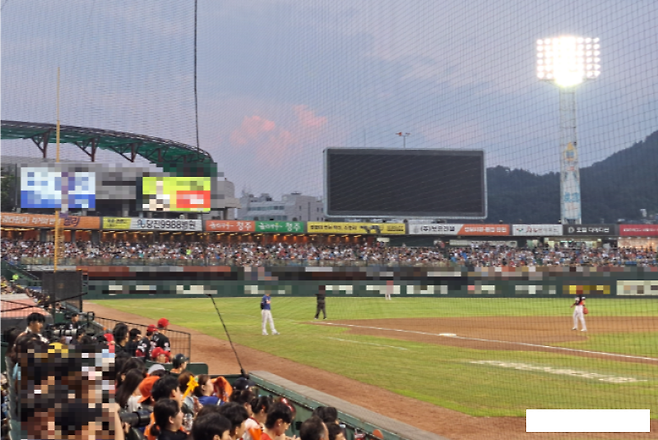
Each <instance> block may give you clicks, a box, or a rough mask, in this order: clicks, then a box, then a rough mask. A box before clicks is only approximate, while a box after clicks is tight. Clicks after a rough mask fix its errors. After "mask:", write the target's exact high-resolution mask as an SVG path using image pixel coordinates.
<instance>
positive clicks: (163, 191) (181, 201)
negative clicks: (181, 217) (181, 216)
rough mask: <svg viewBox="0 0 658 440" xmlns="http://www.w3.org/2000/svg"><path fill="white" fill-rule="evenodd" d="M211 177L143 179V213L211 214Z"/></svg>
mask: <svg viewBox="0 0 658 440" xmlns="http://www.w3.org/2000/svg"><path fill="white" fill-rule="evenodd" d="M210 186H211V180H210V177H142V180H141V204H140V205H141V209H142V211H161V212H209V211H210V202H211V195H210V194H211V192H210Z"/></svg>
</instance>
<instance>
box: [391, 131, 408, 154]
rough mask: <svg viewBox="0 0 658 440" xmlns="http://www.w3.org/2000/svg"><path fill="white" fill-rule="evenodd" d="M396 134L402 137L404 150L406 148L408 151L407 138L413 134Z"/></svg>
mask: <svg viewBox="0 0 658 440" xmlns="http://www.w3.org/2000/svg"><path fill="white" fill-rule="evenodd" d="M395 134H396V135H398V136H401V137H402V148H404V149H405V150H406V149H407V137H408V136H411V133H403V132H399V133H395Z"/></svg>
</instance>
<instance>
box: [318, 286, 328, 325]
mask: <svg viewBox="0 0 658 440" xmlns="http://www.w3.org/2000/svg"><path fill="white" fill-rule="evenodd" d="M325 292H326V286H320V287H319V288H318V293H316V294H315V298H316V300H317V306H316V308H315V319H318V317H319V316H320V311H322V316H324V318H322V319H327V308H326V306H325V302H324V300H325V297H326V294H325Z"/></svg>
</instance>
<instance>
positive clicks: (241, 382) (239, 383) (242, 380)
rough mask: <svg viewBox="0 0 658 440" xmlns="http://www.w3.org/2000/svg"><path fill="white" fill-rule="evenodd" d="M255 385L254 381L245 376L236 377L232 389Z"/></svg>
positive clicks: (240, 389)
mask: <svg viewBox="0 0 658 440" xmlns="http://www.w3.org/2000/svg"><path fill="white" fill-rule="evenodd" d="M255 385H256V383H255V382H253V381H251V380H249V379H247V378H246V377H238V378H237V379H235V382H233V389H234V390H238V391H242V390H246V389H247V388H249V387H253V386H255Z"/></svg>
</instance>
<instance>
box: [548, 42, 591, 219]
mask: <svg viewBox="0 0 658 440" xmlns="http://www.w3.org/2000/svg"><path fill="white" fill-rule="evenodd" d="M600 49H601V46H600V44H599V39H598V38H584V37H573V36H563V37H557V38H545V39H539V40H537V77H538V78H539V79H540V80H542V81H547V82H552V83H555V84H556V85H557V86H558V88H559V90H560V210H561V218H562V224H581V223H582V214H581V209H580V171H579V169H578V142H577V139H576V86H578V85H579V84H581V83H582V82H584V81H590V80H593V79H596V78H597V77H598V76H599V75H600V74H601V58H600V55H601V51H600Z"/></svg>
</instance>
